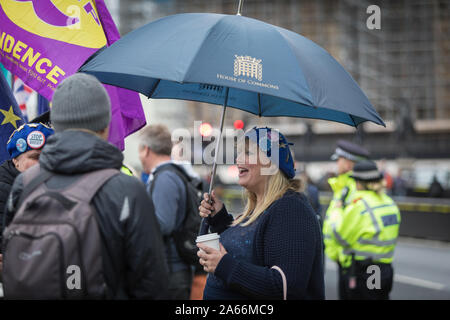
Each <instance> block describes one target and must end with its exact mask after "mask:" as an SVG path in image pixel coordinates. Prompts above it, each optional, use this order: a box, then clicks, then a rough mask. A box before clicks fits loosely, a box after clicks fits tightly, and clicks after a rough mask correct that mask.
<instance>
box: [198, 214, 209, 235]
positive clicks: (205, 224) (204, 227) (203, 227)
mask: <svg viewBox="0 0 450 320" xmlns="http://www.w3.org/2000/svg"><path fill="white" fill-rule="evenodd" d="M209 219H210V218H209V217H208V218H203V219H202V223H201V224H200V230H199V232H198V235H199V236H203V235H205V234H207V233H209Z"/></svg>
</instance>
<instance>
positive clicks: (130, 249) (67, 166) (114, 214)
mask: <svg viewBox="0 0 450 320" xmlns="http://www.w3.org/2000/svg"><path fill="white" fill-rule="evenodd" d="M122 161H123V155H122V153H121V152H120V151H119V150H118V149H117V148H116V147H115V146H113V145H111V144H109V143H107V142H105V141H103V140H102V139H100V138H98V137H97V136H95V135H93V134H90V133H86V132H82V131H75V130H68V131H64V132H62V133H57V134H54V135H53V136H51V137H50V138H49V139H48V140H47V144H46V145H45V147H44V149H43V151H42V154H41V156H40V159H39V163H40V165H41V167H43V168H44V169H46V170H48V171H51V172H53V173H56V174H60V175H56V176H54V177H51V178H50V179H49V180H48V181H47V182H46V183H47V186H48V188H50V189H59V188H63V187H64V186H68V185H69V184H70V183H72V182H74V181H75V180H76V179H77V178H78V177H80V175H81V174H83V173H86V172H91V171H95V170H98V169H104V168H115V169H120V167H121V165H122ZM21 178H22V176H21V175H19V176H18V178H17V179H16V181H15V183H14V186H13V190H12V192H11V195H10V197H11V201H9V203H8V205H7V207H6V214H7V220H8V221H7V223H9V222H10V221H11V220H12V216H13V214H14V210H15V209H16V208H14V206H15V204H16V202H17V201H18V199H19V197H20V193H21V192H22V190H23V184H22V179H21ZM92 203H93V205H94V207H95V208H96V211H97V218H98V224H99V229H100V233H101V236H102V239H103V244H102V245H103V252H102V253H103V268H104V275H105V280H106V284H107V286H108V289H109V297H110V298H113V299H127V298H138V299H164V298H166V297H167V296H166V288H167V286H168V268H167V264H166V259H165V253H164V244H163V240H162V236H161V232H160V229H159V225H158V221H157V220H156V217H155V213H154V207H153V203H152V202H151V200H150V198H149V197H148V195H147V193H146V190H145V187H144V185H143V184H142V183H141V182H140V181H139V180H138V179H136V178H134V177H131V176H127V175H125V174H123V173H120V174H119V175H116V176H114V177H113V178H111V179H110V180H108V181H107V182H106V183H105V184H104V185H103V187H101V188H100V190H99V191H98V192H97V194H96V195H95V196H94V198H93V200H92ZM127 209H128V210H127Z"/></svg>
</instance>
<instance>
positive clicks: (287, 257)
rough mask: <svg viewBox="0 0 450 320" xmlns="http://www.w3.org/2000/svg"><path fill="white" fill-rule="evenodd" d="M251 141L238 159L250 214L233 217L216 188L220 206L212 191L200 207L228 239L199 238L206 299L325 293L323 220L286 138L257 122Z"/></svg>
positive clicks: (303, 296) (213, 227)
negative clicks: (211, 242)
mask: <svg viewBox="0 0 450 320" xmlns="http://www.w3.org/2000/svg"><path fill="white" fill-rule="evenodd" d="M273 136H278V137H279V138H277V139H273ZM243 142H244V143H241V144H240V147H241V148H240V150H238V156H237V160H236V162H237V165H238V168H239V184H240V185H241V186H243V187H244V188H245V190H246V198H247V204H246V208H245V210H244V212H243V214H242V215H240V216H239V217H238V218H237V219H236V220H233V217H232V216H231V215H230V214H228V213H227V210H226V208H225V206H224V205H223V203H222V202H221V201H220V200H219V199H217V197H216V196H215V194H214V192H213V193H212V194H211V198H212V199H211V200H212V204H209V200H210V198H209V197H208V195H207V194H205V196H204V200H203V201H202V203H201V205H200V207H199V211H200V215H201V216H202V217H205V218H206V217H208V219H209V225H210V228H211V231H212V232H217V233H219V234H220V242H221V243H220V250H215V249H212V248H209V247H206V246H204V245H202V244H198V246H199V248H200V249H202V250H200V251H199V252H198V256H199V258H200V263H201V264H202V265H203V267H204V270H205V271H207V272H209V275H208V280H207V283H206V286H205V291H204V299H214V300H220V299H249V298H257V299H280V298H283V297H284V298H285V299H286V298H289V299H324V295H325V294H324V274H323V263H322V259H323V257H322V239H321V233H320V226H319V223H318V221H317V218H316V215H315V214H314V211H313V209H312V208H311V206H310V205H309V203H308V200H307V198H306V197H305V196H304V195H303V194H301V193H299V192H298V190H299V188H300V182H299V181H298V180H296V179H294V176H295V170H294V161H293V159H292V155H291V152H290V150H289V145H288V143H287V141H286V139H285V137H284V136H283V135H282V134H281V133H279V132H278V131H276V130H274V129H270V128H253V129H251V130H250V131H248V132H247V133H246V134H245V137H244V139H243ZM252 160H255V161H252ZM270 168H274V170H270ZM270 171H272V172H271V174H268V172H270ZM286 291H287V293H286Z"/></svg>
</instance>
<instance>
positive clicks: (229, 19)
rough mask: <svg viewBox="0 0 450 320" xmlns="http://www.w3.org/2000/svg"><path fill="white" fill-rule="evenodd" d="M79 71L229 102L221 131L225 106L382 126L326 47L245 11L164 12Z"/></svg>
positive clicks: (149, 90) (131, 85)
mask: <svg viewBox="0 0 450 320" xmlns="http://www.w3.org/2000/svg"><path fill="white" fill-rule="evenodd" d="M80 71H81V72H86V73H90V74H93V75H94V76H96V77H97V78H98V79H99V80H100V81H101V82H103V83H106V84H111V85H114V86H118V87H123V88H127V89H130V90H134V91H138V92H140V93H142V94H144V95H146V96H148V97H149V98H156V99H158V98H159V99H183V100H193V101H201V102H207V103H211V104H218V105H223V112H222V121H221V131H222V128H223V119H224V114H225V108H226V107H232V108H236V109H240V110H244V111H247V112H250V113H253V114H255V115H258V116H264V117H279V116H287V117H300V118H313V119H323V120H331V121H336V122H340V123H345V124H348V125H351V126H357V125H358V124H360V123H362V122H364V121H372V122H374V123H376V124H379V125H383V126H384V122H383V120H382V119H381V118H380V116H379V115H378V113H377V112H376V111H375V109H374V108H373V106H372V105H371V103H370V102H369V100H368V99H367V97H366V95H365V94H364V93H363V91H362V90H361V89H360V88H359V86H358V85H357V84H356V82H355V81H354V80H353V78H352V77H351V76H350V74H349V73H348V72H347V71H345V70H344V68H343V67H342V66H341V65H340V64H339V63H338V62H337V61H336V60H335V59H334V58H333V57H332V56H331V55H330V54H329V53H328V52H327V51H325V50H324V49H323V48H321V47H320V46H318V45H317V44H315V43H314V42H312V41H311V40H308V39H307V38H305V37H303V36H301V35H299V34H297V33H294V32H292V31H289V30H286V29H283V28H280V27H277V26H274V25H271V24H268V23H265V22H262V21H259V20H255V19H251V18H247V17H243V16H241V15H240V14H238V15H224V14H210V13H187V14H178V15H172V16H168V17H165V18H162V19H159V20H157V21H155V22H151V23H149V24H147V25H145V26H143V27H141V28H139V29H136V30H134V31H133V32H130V33H129V34H127V35H126V36H124V37H122V38H121V39H120V40H118V41H116V42H115V43H114V44H113V45H111V46H110V47H108V48H106V49H104V50H103V51H101V52H99V53H98V54H97V55H96V56H95V57H93V58H92V59H91V60H89V61H88V62H87V63H86V64H85V65H84V66H83V67H82V68H81V69H80ZM219 141H220V138H219V139H218V143H219ZM216 150H218V148H216ZM217 154H218V152H216V157H217ZM215 163H216V162H215ZM215 163H214V166H213V173H212V179H214V175H215V170H216V165H215ZM212 185H213V180H212V181H211V188H212Z"/></svg>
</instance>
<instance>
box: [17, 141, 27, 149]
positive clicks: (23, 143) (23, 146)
mask: <svg viewBox="0 0 450 320" xmlns="http://www.w3.org/2000/svg"><path fill="white" fill-rule="evenodd" d="M16 148H17V150H18V151H19V152H24V151H25V150H27V142H26V141H25V139H23V138H20V139H17V141H16Z"/></svg>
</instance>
